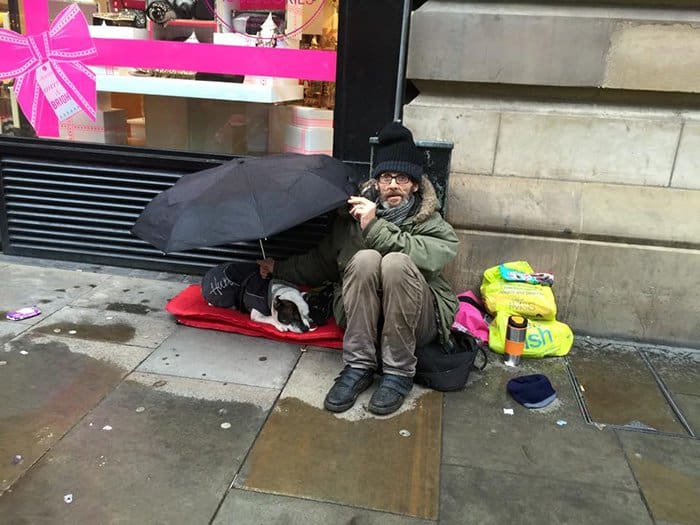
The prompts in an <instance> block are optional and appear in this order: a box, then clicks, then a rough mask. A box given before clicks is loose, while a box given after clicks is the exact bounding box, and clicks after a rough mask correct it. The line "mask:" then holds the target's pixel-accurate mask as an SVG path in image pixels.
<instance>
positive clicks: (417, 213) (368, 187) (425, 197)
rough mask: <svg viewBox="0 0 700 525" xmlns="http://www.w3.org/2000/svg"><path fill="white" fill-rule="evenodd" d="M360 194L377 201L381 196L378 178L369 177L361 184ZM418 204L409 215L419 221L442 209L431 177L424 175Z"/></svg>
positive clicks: (423, 220)
mask: <svg viewBox="0 0 700 525" xmlns="http://www.w3.org/2000/svg"><path fill="white" fill-rule="evenodd" d="M359 193H360V196H361V197H364V198H366V199H369V200H371V201H376V200H377V198H378V197H379V187H378V183H377V179H368V180H366V181H365V182H363V183H362V184H360V191H359ZM415 197H416V204H415V206H414V209H413V210H411V213H410V214H409V217H412V218H413V220H414V221H415V222H417V223H421V222H425V221H426V220H427V219H428V217H430V216H431V215H432V214H433V213H434V212H436V211H438V210H439V209H440V202H439V201H438V197H437V193H436V192H435V187H434V186H433V183H432V182H430V179H429V178H428V177H427V176H425V175H423V179H422V180H421V183H420V186H419V187H418V191H417V192H416V193H415Z"/></svg>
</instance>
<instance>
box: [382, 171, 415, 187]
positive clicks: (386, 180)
mask: <svg viewBox="0 0 700 525" xmlns="http://www.w3.org/2000/svg"><path fill="white" fill-rule="evenodd" d="M392 180H396V182H397V183H398V184H406V183H408V182H409V181H410V180H411V179H410V178H409V176H408V175H406V174H404V173H399V174H397V175H391V174H390V173H382V174H381V175H380V176H379V182H380V183H381V184H391V181H392Z"/></svg>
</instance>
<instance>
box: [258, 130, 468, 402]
mask: <svg viewBox="0 0 700 525" xmlns="http://www.w3.org/2000/svg"><path fill="white" fill-rule="evenodd" d="M375 158H376V165H375V168H374V169H373V171H372V177H373V178H372V179H370V180H369V181H367V182H366V183H364V184H363V191H361V192H360V193H361V195H363V196H353V197H350V199H349V200H348V204H349V205H350V213H348V211H347V208H346V207H343V208H341V209H339V210H338V214H337V216H336V217H335V220H334V223H333V226H332V230H331V232H330V233H329V234H328V235H327V236H326V237H325V238H324V239H323V240H322V241H321V243H320V244H319V246H318V247H317V248H315V249H313V250H311V251H310V252H308V253H306V254H303V255H297V256H293V257H290V258H289V259H286V260H284V261H275V260H274V259H271V258H267V259H264V260H262V261H258V264H259V265H260V273H261V275H262V276H264V277H266V276H268V275H270V274H274V276H275V277H276V278H280V279H284V280H287V281H291V282H294V283H297V284H303V285H311V286H316V285H319V284H322V283H323V282H325V281H333V282H334V283H336V284H335V290H334V294H333V315H334V316H335V319H336V322H337V323H338V324H339V325H340V326H342V327H344V328H345V334H344V337H343V361H344V363H345V368H344V369H343V370H342V371H341V372H340V375H339V376H338V377H337V378H336V380H335V383H334V385H333V386H332V387H331V389H330V390H329V392H328V394H327V395H326V398H325V402H324V406H325V408H326V409H327V410H330V411H332V412H343V411H345V410H347V409H349V408H350V407H352V406H353V404H354V403H355V400H356V399H357V397H358V396H359V394H360V393H361V392H363V391H364V390H366V389H367V388H369V386H370V385H371V384H372V382H373V378H374V374H375V372H376V371H378V369H379V368H380V367H381V373H382V376H381V380H380V383H379V387H378V388H377V390H376V391H375V392H374V393H373V395H372V398H371V400H370V402H369V406H368V409H369V410H370V411H371V412H373V413H375V414H390V413H392V412H394V411H396V410H397V409H398V408H399V407H400V406H401V405H402V403H403V401H404V398H405V397H406V395H407V394H408V393H409V391H410V390H411V388H412V386H413V376H414V375H415V371H416V357H415V355H414V354H415V349H416V345H421V346H422V345H426V344H428V343H430V342H432V341H433V340H434V339H435V338H436V337H439V338H440V340H441V341H447V340H448V338H449V332H450V327H451V325H452V321H453V320H454V316H455V312H456V311H457V306H458V303H457V298H456V296H455V294H454V292H453V291H452V288H451V287H450V285H449V284H448V282H447V281H446V280H445V278H444V277H443V276H442V273H441V272H442V269H443V267H444V266H445V265H446V264H447V263H448V262H449V261H451V260H452V259H453V258H454V257H455V255H456V251H457V245H458V242H459V241H458V239H457V235H456V234H455V232H454V230H453V229H452V227H451V226H450V225H449V224H448V223H447V222H446V221H445V220H444V219H443V218H442V216H441V215H440V213H439V212H438V211H437V210H438V199H437V196H436V194H435V189H434V188H433V185H432V184H431V183H430V181H429V180H428V178H427V177H426V176H424V174H423V161H424V157H423V155H422V154H421V152H420V151H419V150H418V148H417V147H416V145H415V143H414V142H413V135H412V134H411V132H410V131H409V130H408V129H406V128H405V127H404V126H402V125H401V124H400V123H398V122H392V123H390V124H388V125H387V126H385V127H384V129H382V131H381V132H380V133H379V144H378V146H377V149H376V157H375Z"/></svg>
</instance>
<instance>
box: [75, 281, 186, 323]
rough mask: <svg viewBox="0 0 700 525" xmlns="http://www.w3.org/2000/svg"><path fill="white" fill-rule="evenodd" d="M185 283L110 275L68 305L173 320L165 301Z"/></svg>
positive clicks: (182, 288)
mask: <svg viewBox="0 0 700 525" xmlns="http://www.w3.org/2000/svg"><path fill="white" fill-rule="evenodd" d="M186 287H187V285H185V284H183V283H181V282H168V281H158V280H154V279H138V278H134V277H126V276H118V275H114V276H110V277H109V278H108V279H106V280H105V281H103V282H102V283H100V284H99V285H98V286H97V287H95V288H94V289H93V290H92V291H90V292H89V293H87V294H85V295H84V296H82V297H80V298H78V299H76V300H75V301H73V303H72V306H79V307H83V308H96V309H99V310H106V311H108V312H126V313H132V314H141V315H145V316H148V317H157V318H162V319H170V320H174V316H173V315H172V314H170V313H169V312H168V311H167V310H166V309H165V305H166V304H167V302H168V301H169V300H170V299H172V298H173V297H175V296H176V295H177V294H178V293H180V292H181V291H182V290H184V289H185V288H186Z"/></svg>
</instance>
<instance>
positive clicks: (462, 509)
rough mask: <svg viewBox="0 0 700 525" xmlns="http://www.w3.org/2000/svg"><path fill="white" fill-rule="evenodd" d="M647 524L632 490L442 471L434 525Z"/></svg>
mask: <svg viewBox="0 0 700 525" xmlns="http://www.w3.org/2000/svg"><path fill="white" fill-rule="evenodd" d="M465 523H474V524H478V525H489V524H494V525H501V524H503V523H517V524H519V525H520V524H522V525H528V524H533V525H539V524H541V523H558V524H571V525H588V524H590V525H598V524H600V523H614V524H615V525H627V524H629V525H645V524H649V525H651V523H652V520H651V519H650V518H649V514H648V512H647V509H646V507H645V506H644V502H643V501H642V499H641V497H640V495H639V492H637V491H636V490H616V489H611V488H609V487H605V486H599V485H589V484H585V483H573V482H571V481H564V480H561V479H552V478H549V477H539V476H534V475H523V474H510V473H506V472H494V471H491V470H486V469H481V468H470V467H460V466H452V465H450V466H443V475H442V485H441V497H440V525H464V524H465Z"/></svg>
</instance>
